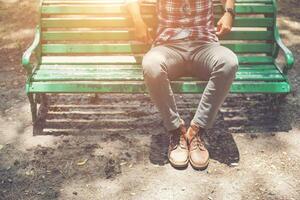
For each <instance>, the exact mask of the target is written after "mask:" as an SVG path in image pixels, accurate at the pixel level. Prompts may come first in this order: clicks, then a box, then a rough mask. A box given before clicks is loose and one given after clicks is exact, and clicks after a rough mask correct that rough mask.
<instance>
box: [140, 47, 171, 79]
mask: <svg viewBox="0 0 300 200" xmlns="http://www.w3.org/2000/svg"><path fill="white" fill-rule="evenodd" d="M164 63H165V58H164V56H162V55H159V54H158V53H155V52H154V53H148V54H146V55H145V56H144V58H143V61H142V67H143V75H144V78H145V79H148V80H149V79H150V80H157V79H159V78H160V77H162V76H164V75H165V74H166V70H165V67H163V66H164Z"/></svg>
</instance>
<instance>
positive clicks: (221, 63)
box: [192, 44, 238, 128]
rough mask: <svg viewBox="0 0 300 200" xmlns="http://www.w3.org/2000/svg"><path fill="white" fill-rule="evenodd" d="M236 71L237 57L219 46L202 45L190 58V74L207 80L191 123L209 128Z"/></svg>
mask: <svg viewBox="0 0 300 200" xmlns="http://www.w3.org/2000/svg"><path fill="white" fill-rule="evenodd" d="M237 69H238V59H237V56H236V55H235V54H234V53H233V52H232V51H231V50H230V49H228V48H226V47H223V46H221V45H219V44H209V45H203V46H202V47H201V48H198V49H197V50H196V51H195V53H194V54H193V56H192V73H193V74H196V75H197V76H198V77H199V78H200V79H202V80H208V83H207V85H206V87H205V90H204V92H203V94H202V98H201V100H200V103H199V105H198V108H197V111H196V113H195V115H194V118H193V120H192V123H195V124H197V125H199V126H200V127H202V128H211V127H212V125H213V123H214V121H215V118H216V115H217V113H218V111H219V108H220V107H221V105H222V103H223V102H224V100H225V98H226V96H227V94H228V93H229V89H230V86H231V84H232V82H233V81H234V79H235V74H236V72H237Z"/></svg>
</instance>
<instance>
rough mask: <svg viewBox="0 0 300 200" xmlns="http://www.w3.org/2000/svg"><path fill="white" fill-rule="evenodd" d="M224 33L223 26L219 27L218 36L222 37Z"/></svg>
mask: <svg viewBox="0 0 300 200" xmlns="http://www.w3.org/2000/svg"><path fill="white" fill-rule="evenodd" d="M223 32H224V28H223V26H221V27H219V26H218V30H217V32H216V35H217V36H220V35H222V34H223Z"/></svg>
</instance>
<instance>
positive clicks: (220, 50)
mask: <svg viewBox="0 0 300 200" xmlns="http://www.w3.org/2000/svg"><path fill="white" fill-rule="evenodd" d="M237 62H238V61H237V56H236V55H235V53H233V52H232V51H231V50H230V49H228V48H227V47H224V46H221V45H220V44H218V43H213V44H205V45H202V46H200V47H199V48H197V49H196V50H195V51H194V52H193V54H192V56H191V69H190V74H191V76H195V77H198V78H199V79H200V80H208V79H209V78H210V76H211V73H212V72H213V71H214V70H216V68H217V67H222V66H225V64H226V65H227V66H236V65H237Z"/></svg>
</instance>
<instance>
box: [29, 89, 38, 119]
mask: <svg viewBox="0 0 300 200" xmlns="http://www.w3.org/2000/svg"><path fill="white" fill-rule="evenodd" d="M27 96H28V99H29V103H30V109H31V116H32V123H33V124H35V122H36V119H37V103H36V102H35V99H34V94H32V93H30V94H28V95H27Z"/></svg>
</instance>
